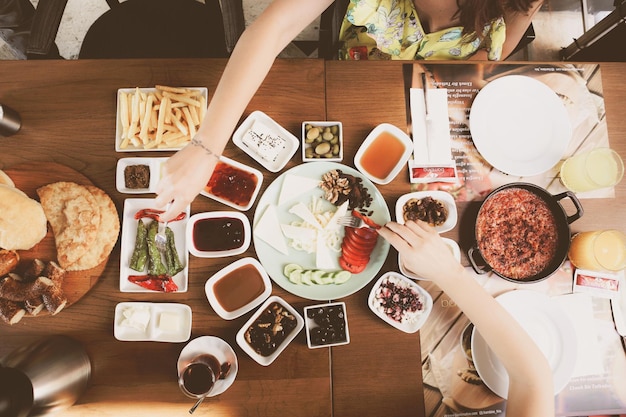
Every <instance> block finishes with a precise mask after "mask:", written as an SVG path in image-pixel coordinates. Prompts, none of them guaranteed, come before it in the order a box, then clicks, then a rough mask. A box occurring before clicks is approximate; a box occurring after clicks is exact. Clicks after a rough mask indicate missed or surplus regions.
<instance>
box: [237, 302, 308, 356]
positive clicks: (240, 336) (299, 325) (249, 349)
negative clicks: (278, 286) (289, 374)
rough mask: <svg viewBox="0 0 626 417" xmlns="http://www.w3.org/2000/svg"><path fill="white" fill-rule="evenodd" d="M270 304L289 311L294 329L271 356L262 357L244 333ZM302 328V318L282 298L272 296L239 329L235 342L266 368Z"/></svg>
mask: <svg viewBox="0 0 626 417" xmlns="http://www.w3.org/2000/svg"><path fill="white" fill-rule="evenodd" d="M272 303H278V304H280V305H281V306H283V307H284V308H285V309H286V310H287V311H289V313H291V314H292V315H293V316H294V317H295V319H296V327H295V328H294V329H293V330H292V331H291V333H289V334H288V335H287V336H286V338H285V339H284V340H283V341H282V342H281V344H280V345H278V346H277V347H276V350H274V352H272V354H270V355H269V356H263V355H261V354H259V353H257V352H256V351H255V350H254V349H253V348H252V346H250V344H249V343H248V342H247V341H246V339H245V333H246V331H247V330H248V328H249V327H250V326H252V325H253V324H254V322H255V321H256V320H257V319H258V318H259V317H260V316H261V314H262V313H263V312H264V310H265V309H266V308H267V307H269V306H270V305H271V304H272ZM303 327H304V319H303V318H302V316H301V315H300V314H299V313H298V312H297V311H296V310H295V309H294V308H293V307H292V306H291V305H290V304H289V303H287V302H286V301H285V300H283V299H282V298H280V297H278V296H276V295H273V296H271V297H270V298H268V299H267V300H265V302H264V303H263V305H262V306H261V307H259V309H258V310H257V311H256V313H254V314H253V315H252V317H250V319H249V320H248V321H247V322H246V324H244V325H243V327H241V329H240V330H239V332H237V336H236V340H237V344H239V346H240V347H241V349H242V350H243V351H244V352H246V354H248V356H250V357H251V358H252V359H254V360H255V361H256V362H257V363H259V364H260V365H263V366H268V365H270V364H271V363H272V362H274V361H275V360H276V358H278V356H279V355H280V354H281V352H282V351H283V350H285V348H286V347H287V346H288V345H289V343H291V341H292V340H293V339H294V338H295V337H296V336H297V335H298V333H300V330H302V328H303Z"/></svg>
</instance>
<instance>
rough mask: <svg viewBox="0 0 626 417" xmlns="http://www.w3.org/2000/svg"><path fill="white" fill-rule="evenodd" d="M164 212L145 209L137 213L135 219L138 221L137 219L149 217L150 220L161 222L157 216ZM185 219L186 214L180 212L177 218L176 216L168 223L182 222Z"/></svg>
mask: <svg viewBox="0 0 626 417" xmlns="http://www.w3.org/2000/svg"><path fill="white" fill-rule="evenodd" d="M164 212H165V211H164V210H156V209H152V208H145V209H141V210H139V211H138V212H137V213H135V219H136V220H139V219H141V218H143V217H149V218H151V219H152V220H156V221H161V219H160V216H159V215H160V214H163V213H164ZM185 217H187V213H185V212H181V213H180V214H179V215H178V216H176V217H174V218H173V219H172V220H170V222H175V221H178V220H183V219H184V218H185Z"/></svg>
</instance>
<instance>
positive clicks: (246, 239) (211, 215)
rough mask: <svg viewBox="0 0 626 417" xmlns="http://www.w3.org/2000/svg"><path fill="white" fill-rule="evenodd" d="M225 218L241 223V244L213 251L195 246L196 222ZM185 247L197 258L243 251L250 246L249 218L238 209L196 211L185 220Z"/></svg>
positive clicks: (236, 253) (231, 254)
mask: <svg viewBox="0 0 626 417" xmlns="http://www.w3.org/2000/svg"><path fill="white" fill-rule="evenodd" d="M220 218H226V219H230V220H234V221H240V222H241V223H242V225H243V241H242V242H241V246H239V247H236V248H233V249H227V250H215V251H203V250H200V249H198V248H197V247H196V244H195V241H194V229H195V226H196V223H197V222H198V221H201V220H206V219H220ZM186 235H187V249H188V250H189V253H191V254H192V255H193V256H196V257H198V258H221V257H225V256H234V255H239V254H241V253H244V252H245V251H246V250H247V249H248V247H249V246H250V239H251V230H250V220H249V219H248V217H246V216H245V215H244V214H243V213H241V212H238V211H209V212H205V213H196V214H194V215H193V216H191V217H190V218H189V222H187V230H186Z"/></svg>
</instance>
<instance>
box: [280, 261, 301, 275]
mask: <svg viewBox="0 0 626 417" xmlns="http://www.w3.org/2000/svg"><path fill="white" fill-rule="evenodd" d="M296 270H302V267H301V266H300V265H298V264H287V265H285V268H284V269H283V274H285V276H286V277H289V275H291V272H292V271H296Z"/></svg>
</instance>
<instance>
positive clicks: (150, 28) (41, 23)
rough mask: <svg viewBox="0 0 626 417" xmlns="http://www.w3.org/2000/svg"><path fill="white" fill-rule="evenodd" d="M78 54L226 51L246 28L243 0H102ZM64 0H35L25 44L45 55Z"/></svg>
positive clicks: (165, 54) (153, 55) (172, 55)
mask: <svg viewBox="0 0 626 417" xmlns="http://www.w3.org/2000/svg"><path fill="white" fill-rule="evenodd" d="M106 2H107V4H108V5H109V7H110V10H108V11H107V12H105V13H104V14H103V15H102V16H100V17H99V18H98V19H97V20H96V21H95V22H94V23H93V25H92V26H91V27H90V28H89V30H88V31H87V34H86V35H85V39H84V40H83V44H82V46H81V51H80V54H79V58H179V57H181V58H182V57H185V58H193V57H226V56H228V55H229V54H230V52H232V50H233V48H234V46H235V43H236V42H237V40H238V39H239V36H240V35H241V33H242V32H243V30H244V29H245V21H244V16H243V6H242V0H206V1H205V3H204V4H203V3H200V2H197V1H196V0H127V1H124V2H119V1H118V0H106ZM66 4H67V0H39V4H38V6H37V9H36V12H35V17H34V19H33V27H32V30H31V36H30V39H29V44H28V48H27V53H28V54H29V56H31V57H36V56H37V55H40V56H46V55H47V54H48V53H49V51H50V48H51V47H52V45H53V43H54V38H55V37H56V33H57V31H58V29H59V24H60V21H61V18H62V15H63V11H64V9H65V6H66Z"/></svg>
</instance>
